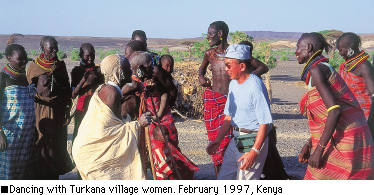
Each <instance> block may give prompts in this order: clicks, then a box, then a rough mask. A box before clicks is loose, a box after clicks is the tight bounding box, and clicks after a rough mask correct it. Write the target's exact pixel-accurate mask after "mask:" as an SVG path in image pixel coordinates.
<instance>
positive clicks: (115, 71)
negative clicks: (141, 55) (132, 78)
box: [100, 54, 126, 85]
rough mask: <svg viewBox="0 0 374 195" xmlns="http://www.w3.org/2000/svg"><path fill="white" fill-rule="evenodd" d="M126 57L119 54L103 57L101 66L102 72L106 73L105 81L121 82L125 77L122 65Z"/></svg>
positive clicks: (117, 83)
mask: <svg viewBox="0 0 374 195" xmlns="http://www.w3.org/2000/svg"><path fill="white" fill-rule="evenodd" d="M125 59H126V58H125V56H123V55H119V54H112V55H109V56H107V57H105V58H104V59H103V61H102V62H101V65H100V68H101V73H102V74H103V75H104V79H105V83H108V82H109V81H111V82H113V83H115V84H116V85H119V84H120V81H121V80H122V79H124V75H123V72H122V69H121V65H122V64H123V63H124V61H125Z"/></svg>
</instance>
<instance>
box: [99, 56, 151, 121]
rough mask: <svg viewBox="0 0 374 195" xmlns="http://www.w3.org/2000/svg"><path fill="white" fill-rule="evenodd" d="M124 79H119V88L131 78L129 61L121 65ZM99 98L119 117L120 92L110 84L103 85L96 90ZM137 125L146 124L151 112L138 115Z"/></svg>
mask: <svg viewBox="0 0 374 195" xmlns="http://www.w3.org/2000/svg"><path fill="white" fill-rule="evenodd" d="M121 67H122V71H123V74H124V77H125V79H123V80H121V81H120V86H119V87H120V88H121V87H123V85H125V84H126V83H130V82H131V81H132V80H131V74H132V71H131V67H130V64H129V63H123V64H122V65H121ZM98 96H99V98H100V99H101V100H102V101H103V103H104V104H106V105H107V106H108V107H109V108H110V109H111V110H112V112H113V114H114V115H115V116H116V117H117V118H121V94H120V92H119V91H117V90H116V88H114V87H113V86H111V85H103V86H102V87H101V89H100V91H99V92H98ZM138 122H139V125H140V126H141V127H145V126H148V125H149V124H150V123H151V113H149V112H147V113H144V114H143V115H142V116H140V118H139V120H138Z"/></svg>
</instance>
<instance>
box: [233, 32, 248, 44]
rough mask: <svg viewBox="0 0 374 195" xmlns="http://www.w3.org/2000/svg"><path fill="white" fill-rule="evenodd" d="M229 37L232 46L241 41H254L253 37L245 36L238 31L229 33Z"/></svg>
mask: <svg viewBox="0 0 374 195" xmlns="http://www.w3.org/2000/svg"><path fill="white" fill-rule="evenodd" d="M229 36H230V38H231V43H232V44H238V43H240V42H241V41H250V42H253V40H254V39H253V37H251V36H249V35H247V34H246V33H244V32H240V31H235V32H230V33H229Z"/></svg>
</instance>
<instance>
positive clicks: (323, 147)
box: [318, 142, 326, 149]
mask: <svg viewBox="0 0 374 195" xmlns="http://www.w3.org/2000/svg"><path fill="white" fill-rule="evenodd" d="M318 145H319V146H320V147H321V148H322V149H325V148H326V146H322V144H321V143H319V142H318Z"/></svg>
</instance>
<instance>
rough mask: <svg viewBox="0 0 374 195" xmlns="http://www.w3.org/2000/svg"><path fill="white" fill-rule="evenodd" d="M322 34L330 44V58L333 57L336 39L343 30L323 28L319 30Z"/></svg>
mask: <svg viewBox="0 0 374 195" xmlns="http://www.w3.org/2000/svg"><path fill="white" fill-rule="evenodd" d="M318 33H320V34H321V35H322V36H324V37H325V39H326V41H327V42H328V43H329V44H330V46H331V48H330V49H331V50H330V51H329V57H330V59H334V57H335V50H336V40H337V39H338V38H339V37H340V36H342V34H343V32H342V31H340V30H334V29H333V30H323V31H319V32H318Z"/></svg>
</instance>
